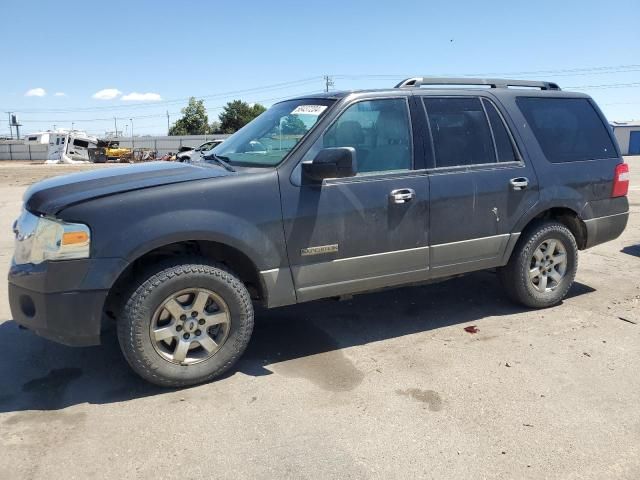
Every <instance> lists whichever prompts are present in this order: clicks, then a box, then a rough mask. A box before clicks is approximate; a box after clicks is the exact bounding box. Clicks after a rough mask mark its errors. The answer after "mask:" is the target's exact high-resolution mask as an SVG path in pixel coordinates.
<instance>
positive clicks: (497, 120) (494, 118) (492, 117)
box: [482, 99, 517, 162]
mask: <svg viewBox="0 0 640 480" xmlns="http://www.w3.org/2000/svg"><path fill="white" fill-rule="evenodd" d="M482 103H483V104H484V108H485V109H486V110H487V116H488V117H489V123H490V124H491V130H492V131H493V138H494V140H495V141H496V150H497V152H498V161H499V162H515V161H516V160H517V158H516V154H515V151H514V149H513V143H511V138H510V137H509V134H508V133H507V127H506V126H505V125H504V121H503V120H502V118H501V117H500V114H499V113H498V111H497V110H496V107H494V105H493V103H491V102H490V101H488V100H484V99H483V100H482Z"/></svg>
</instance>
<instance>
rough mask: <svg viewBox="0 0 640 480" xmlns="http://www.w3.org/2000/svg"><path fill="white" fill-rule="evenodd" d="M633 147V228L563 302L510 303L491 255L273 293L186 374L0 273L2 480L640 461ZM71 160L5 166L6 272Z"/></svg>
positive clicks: (468, 469)
mask: <svg viewBox="0 0 640 480" xmlns="http://www.w3.org/2000/svg"><path fill="white" fill-rule="evenodd" d="M628 162H629V163H630V164H631V169H632V187H631V188H632V190H631V192H630V202H631V211H632V214H631V218H630V223H629V226H628V227H627V230H626V231H625V233H624V234H623V236H622V237H620V238H619V239H618V240H615V241H613V242H610V243H608V244H605V245H601V246H598V247H596V248H594V249H591V250H588V251H585V252H581V253H580V265H579V270H578V275H577V279H576V283H575V285H574V287H573V288H572V289H571V291H570V294H569V296H568V298H567V299H566V300H565V301H564V302H563V303H562V305H560V306H558V307H555V308H552V309H547V310H541V311H534V310H527V309H525V308H521V307H519V306H516V305H513V304H511V303H509V301H508V300H506V299H505V297H504V296H503V295H502V293H501V292H500V287H499V284H498V282H497V279H496V277H495V275H494V274H492V273H489V272H479V273H474V274H471V275H468V276H466V277H462V278H458V279H455V280H451V281H449V282H445V283H441V284H437V285H430V286H422V287H408V288H402V289H397V290H391V291H386V292H383V293H374V294H367V295H360V296H356V297H354V299H353V300H352V301H348V302H337V301H331V300H327V301H318V302H313V303H309V304H305V305H299V306H293V307H287V308H281V309H277V310H272V311H264V310H259V311H258V312H257V317H256V329H255V333H254V336H253V338H252V340H251V344H250V346H249V349H248V351H247V353H246V354H245V356H244V357H243V359H242V360H241V361H240V363H239V364H238V365H237V367H236V368H235V369H233V371H232V372H231V373H229V374H228V375H227V376H226V377H224V378H222V379H220V380H218V381H216V382H213V383H210V384H207V385H202V386H198V387H194V388H189V389H185V390H162V389H159V388H156V387H153V386H150V385H148V384H146V383H144V382H143V381H142V380H140V379H138V378H137V377H136V376H135V375H134V374H133V373H131V371H130V370H129V368H128V366H127V365H126V363H125V361H124V360H123V358H122V357H121V355H120V352H119V349H118V345H117V341H116V339H115V336H114V335H109V336H107V338H106V339H105V342H104V344H103V345H101V346H99V347H92V348H85V349H73V348H68V347H64V346H60V345H56V344H54V343H51V342H48V341H46V340H43V339H40V338H38V337H37V336H35V335H33V334H32V333H30V332H27V331H23V330H19V329H18V327H17V326H16V324H15V323H14V322H12V321H11V314H10V311H9V307H8V302H7V293H6V283H0V479H58V478H64V479H74V478H77V479H85V478H109V479H113V478H143V479H146V478H172V479H173V478H175V479H182V480H185V479H191V478H229V479H238V478H313V479H316V478H339V479H347V478H385V479H389V478H402V479H406V478H436V479H449V478H451V479H459V478H504V479H513V478H561V479H573V478H575V479H578V478H579V479H604V478H606V479H613V478H615V479H623V478H624V479H637V478H640V409H639V405H640V375H639V372H640V158H633V159H628ZM34 169H38V170H37V171H38V172H40V173H35V172H36V170H34ZM65 171H67V170H65V169H64V168H63V167H57V166H47V167H36V166H25V165H21V166H7V165H6V164H3V165H0V182H2V183H1V186H0V273H1V274H2V275H5V274H6V271H7V269H8V263H9V261H10V258H11V254H12V242H13V240H12V235H11V231H10V226H11V223H12V221H13V219H14V218H15V217H16V216H17V215H18V212H19V210H20V203H21V195H22V193H23V192H24V190H25V185H26V184H28V183H30V182H31V181H33V180H35V179H36V178H40V177H42V176H47V175H53V174H57V173H61V172H65ZM78 316H79V317H81V316H82V311H81V308H79V310H78ZM472 326H475V327H476V329H477V332H476V333H470V332H469V331H467V330H471V331H473V330H474V329H473V328H467V327H472ZM465 328H467V330H465Z"/></svg>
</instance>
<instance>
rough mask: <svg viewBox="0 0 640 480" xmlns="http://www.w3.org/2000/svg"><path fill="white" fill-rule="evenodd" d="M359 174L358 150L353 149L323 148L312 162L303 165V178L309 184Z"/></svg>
mask: <svg viewBox="0 0 640 480" xmlns="http://www.w3.org/2000/svg"><path fill="white" fill-rule="evenodd" d="M356 173H358V164H357V161H356V150H355V148H353V147H336V148H323V149H322V150H320V151H319V152H318V154H317V155H316V157H315V158H314V159H313V160H312V161H311V162H303V163H302V177H303V179H305V180H306V182H307V183H318V182H322V180H324V179H325V178H346V177H354V176H355V175H356Z"/></svg>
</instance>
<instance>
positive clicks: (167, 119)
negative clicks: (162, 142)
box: [167, 110, 171, 136]
mask: <svg viewBox="0 0 640 480" xmlns="http://www.w3.org/2000/svg"><path fill="white" fill-rule="evenodd" d="M169 130H171V129H170V128H169V110H167V136H169Z"/></svg>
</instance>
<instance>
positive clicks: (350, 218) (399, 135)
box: [9, 77, 629, 386]
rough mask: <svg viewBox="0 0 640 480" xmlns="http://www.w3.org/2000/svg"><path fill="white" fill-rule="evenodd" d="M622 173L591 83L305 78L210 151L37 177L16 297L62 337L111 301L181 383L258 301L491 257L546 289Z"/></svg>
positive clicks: (399, 279)
mask: <svg viewBox="0 0 640 480" xmlns="http://www.w3.org/2000/svg"><path fill="white" fill-rule="evenodd" d="M478 86H480V87H484V88H476V87H478ZM425 87H426V88H425ZM436 87H437V88H436ZM512 87H517V88H512ZM628 175H629V174H628V167H627V165H626V164H625V163H624V162H623V160H622V158H621V156H620V152H619V150H618V147H617V145H616V142H615V140H614V138H613V136H612V134H611V131H610V129H609V127H608V125H607V122H606V121H605V118H604V117H603V115H602V113H601V112H600V110H599V109H598V107H597V106H596V105H595V103H594V102H593V100H592V99H591V98H589V97H588V96H586V95H582V94H578V93H568V92H563V91H561V90H560V88H558V86H557V85H555V84H553V83H549V82H525V81H517V80H514V81H512V80H484V79H466V78H465V79H441V78H428V77H425V78H411V79H407V80H405V81H403V82H401V83H400V84H399V85H397V86H396V87H395V88H392V89H387V90H368V91H355V92H331V93H327V94H323V95H315V96H306V97H302V98H296V99H292V100H287V101H284V102H281V103H277V104H275V105H274V106H272V107H271V108H270V109H269V110H267V111H266V112H265V113H263V114H262V115H260V116H259V117H258V118H257V119H256V120H254V121H253V122H251V123H250V124H249V125H247V126H246V127H244V128H243V129H242V130H240V131H239V132H237V133H236V134H235V135H233V136H232V137H230V138H229V139H228V140H226V141H225V142H224V143H222V144H221V145H219V146H217V147H216V148H215V149H214V150H212V152H211V153H210V154H209V155H208V156H207V158H206V161H204V162H200V163H195V164H176V163H151V164H141V165H134V166H130V167H122V168H114V169H108V170H99V171H91V172H85V173H79V174H74V175H69V176H65V177H58V178H54V179H50V180H45V181H43V182H40V183H37V184H35V185H33V186H32V187H31V188H30V189H29V190H28V191H27V192H26V194H25V197H24V211H23V213H22V215H21V217H20V218H19V219H18V220H17V222H16V225H15V233H16V251H15V256H14V260H13V263H12V266H11V270H10V273H9V297H10V304H11V310H12V313H13V316H14V319H15V320H16V321H17V322H18V323H19V324H20V325H23V326H25V327H27V328H29V329H31V330H33V331H35V332H36V333H37V334H39V335H42V336H44V337H47V338H50V339H52V340H55V341H58V342H62V343H65V344H67V345H94V344H98V343H99V342H100V335H101V327H102V326H103V325H104V322H105V321H114V322H116V323H117V331H118V336H119V340H120V345H121V347H122V350H123V352H124V355H125V357H126V358H127V360H128V362H129V363H130V365H131V366H132V368H133V369H134V370H135V371H136V372H137V373H138V374H140V375H141V376H142V377H144V378H145V379H147V380H149V381H151V382H154V383H156V384H159V385H164V386H185V385H190V384H194V383H198V382H203V381H207V380H210V379H212V378H214V377H216V376H219V375H220V374H221V373H223V372H224V371H226V370H228V369H229V368H230V367H231V366H232V365H233V364H234V363H235V362H236V361H237V360H238V358H239V357H240V355H241V354H242V352H243V351H244V349H245V347H246V346H247V343H248V342H249V338H250V336H251V332H252V328H253V315H254V314H253V305H254V303H258V302H259V303H260V304H262V305H264V306H266V307H269V308H271V307H278V306H281V305H289V304H294V303H299V302H307V301H310V300H315V299H319V298H325V297H338V296H342V295H349V294H353V293H358V292H365V291H370V290H374V289H379V288H385V287H391V286H399V285H403V284H409V283H416V282H428V281H434V280H438V279H445V278H447V277H451V276H454V275H458V274H463V273H466V272H471V271H475V270H481V269H489V268H497V269H498V273H499V277H500V279H501V280H502V284H503V286H504V290H505V292H506V293H507V294H508V295H509V296H510V297H511V298H513V299H514V300H516V301H518V302H520V303H522V304H524V305H526V306H528V307H533V308H542V307H550V306H552V305H555V304H557V303H559V302H560V301H561V300H562V299H563V297H564V296H565V295H566V293H567V291H568V290H569V288H570V287H571V284H572V282H573V279H574V276H575V274H576V269H577V264H578V250H582V249H585V248H589V247H592V246H593V245H597V244H599V243H602V242H605V241H608V240H611V239H614V238H616V237H617V236H619V235H620V234H621V233H622V231H623V230H624V228H625V226H626V223H627V218H628V208H629V206H628V201H627V197H626V194H627V189H628V184H629V177H628ZM461 308H463V307H461Z"/></svg>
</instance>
